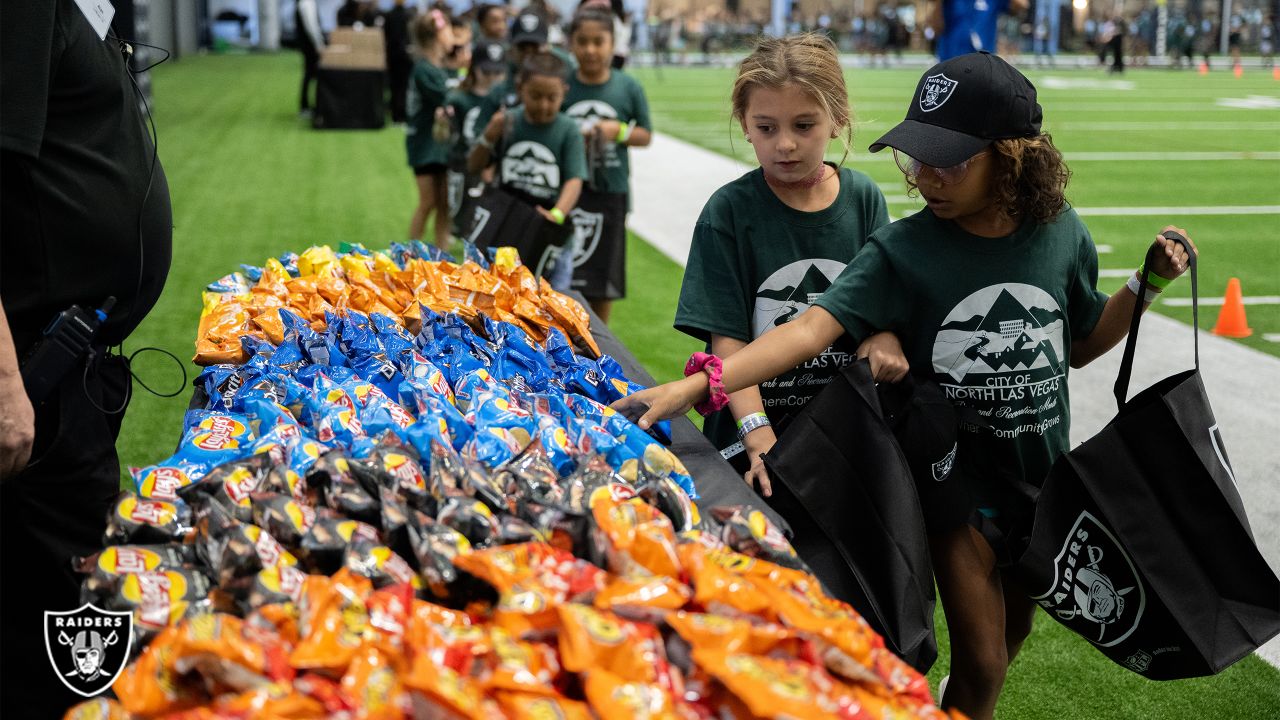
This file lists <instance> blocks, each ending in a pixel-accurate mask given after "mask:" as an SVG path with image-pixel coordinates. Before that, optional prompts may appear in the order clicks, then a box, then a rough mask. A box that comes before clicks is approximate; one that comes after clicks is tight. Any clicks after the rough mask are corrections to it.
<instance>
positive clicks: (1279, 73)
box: [1271, 65, 1280, 80]
mask: <svg viewBox="0 0 1280 720" xmlns="http://www.w3.org/2000/svg"><path fill="white" fill-rule="evenodd" d="M1271 78H1272V79H1273V80H1280V65H1276V66H1275V67H1273V68H1271Z"/></svg>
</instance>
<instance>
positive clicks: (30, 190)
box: [0, 0, 173, 354]
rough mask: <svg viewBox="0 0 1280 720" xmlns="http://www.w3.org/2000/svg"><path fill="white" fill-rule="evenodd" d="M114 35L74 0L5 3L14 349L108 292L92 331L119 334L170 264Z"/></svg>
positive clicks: (164, 209) (5, 150) (4, 165)
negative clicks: (107, 307) (110, 303)
mask: <svg viewBox="0 0 1280 720" xmlns="http://www.w3.org/2000/svg"><path fill="white" fill-rule="evenodd" d="M113 34H114V33H109V34H108V36H107V38H106V39H105V40H101V39H99V38H98V35H97V33H95V32H94V30H93V28H92V26H90V24H89V21H88V20H87V19H86V18H85V17H84V14H83V13H82V12H81V11H80V9H79V7H78V6H77V5H76V3H75V2H74V0H48V1H45V0H41V1H40V2H8V1H6V2H3V3H0V174H2V175H3V186H2V190H0V299H3V302H4V309H5V314H6V315H7V317H8V320H9V326H10V330H11V331H12V332H13V337H14V343H15V345H16V346H17V350H18V352H19V354H21V353H23V352H24V351H25V349H26V348H27V347H28V346H29V345H30V343H31V342H32V341H33V340H34V339H35V338H36V337H37V336H38V335H39V333H40V331H41V330H42V329H43V328H44V326H45V325H46V324H47V323H48V322H49V320H50V319H51V318H52V317H53V316H54V315H55V314H56V313H58V312H59V311H61V310H65V309H66V308H67V307H68V306H70V305H71V304H73V303H78V304H80V305H83V306H86V307H88V306H93V307H97V306H98V305H100V304H101V303H102V301H103V300H104V299H105V298H106V297H107V296H109V295H114V296H115V297H116V299H117V305H116V308H115V310H114V311H112V313H111V316H110V318H109V319H108V321H107V324H106V326H105V327H104V328H103V332H102V334H101V335H99V340H100V341H101V342H103V343H104V344H111V345H114V344H116V343H119V342H120V341H122V340H123V339H124V337H125V336H126V335H128V334H129V333H130V332H131V331H132V330H133V329H134V328H135V327H137V325H138V323H139V322H141V320H142V318H143V317H144V316H145V315H146V314H147V312H148V311H149V310H150V309H151V307H152V306H153V305H155V302H156V300H157V298H159V296H160V291H161V290H162V289H163V288H164V281H165V277H166V275H168V272H169V261H170V257H171V255H172V237H173V219H172V214H171V210H170V205H169V185H168V183H167V181H166V180H165V176H164V170H163V169H162V168H161V167H160V163H159V161H158V160H156V161H155V170H154V175H152V170H151V168H152V157H153V146H152V142H151V138H150V136H149V135H148V130H147V127H146V125H145V124H144V123H145V117H144V116H143V113H142V110H141V109H140V107H139V102H138V95H137V94H136V92H135V90H134V86H133V84H132V82H131V80H130V78H129V76H128V74H127V73H126V71H125V61H124V57H123V56H122V54H121V52H120V43H119V42H117V41H116V40H115V39H114V38H113V37H112V35H113ZM149 176H150V190H149V191H148V178H149Z"/></svg>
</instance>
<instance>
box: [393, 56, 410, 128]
mask: <svg viewBox="0 0 1280 720" xmlns="http://www.w3.org/2000/svg"><path fill="white" fill-rule="evenodd" d="M412 72H413V61H411V60H410V61H408V62H402V61H398V60H396V61H390V62H388V63H387V83H388V84H389V85H391V122H398V123H402V122H404V121H405V120H406V119H407V117H408V115H407V114H406V113H405V106H404V103H405V97H406V96H407V95H408V94H409V75H410V74H411V73H412Z"/></svg>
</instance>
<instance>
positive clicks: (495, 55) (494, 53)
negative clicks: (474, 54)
mask: <svg viewBox="0 0 1280 720" xmlns="http://www.w3.org/2000/svg"><path fill="white" fill-rule="evenodd" d="M485 52H487V53H488V54H489V59H490V60H492V61H494V62H498V61H499V60H501V59H502V46H501V45H498V44H497V43H494V44H493V45H490V46H489V47H488V48H487V49H486V50H485Z"/></svg>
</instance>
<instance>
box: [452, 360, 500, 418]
mask: <svg viewBox="0 0 1280 720" xmlns="http://www.w3.org/2000/svg"><path fill="white" fill-rule="evenodd" d="M486 392H487V393H497V394H500V395H504V396H506V395H508V393H507V391H506V390H505V389H503V388H502V386H500V385H499V384H498V383H497V381H495V380H494V379H493V376H492V375H490V374H489V371H488V370H486V369H484V368H480V369H479V370H473V371H472V372H469V373H467V374H466V375H463V376H462V377H461V378H460V379H459V380H458V382H456V383H454V384H453V394H454V401H455V403H457V405H458V406H459V407H461V408H463V409H464V410H465V409H467V408H470V407H471V403H472V402H473V401H474V399H475V397H476V396H477V395H479V394H480V393H486Z"/></svg>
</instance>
